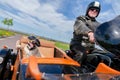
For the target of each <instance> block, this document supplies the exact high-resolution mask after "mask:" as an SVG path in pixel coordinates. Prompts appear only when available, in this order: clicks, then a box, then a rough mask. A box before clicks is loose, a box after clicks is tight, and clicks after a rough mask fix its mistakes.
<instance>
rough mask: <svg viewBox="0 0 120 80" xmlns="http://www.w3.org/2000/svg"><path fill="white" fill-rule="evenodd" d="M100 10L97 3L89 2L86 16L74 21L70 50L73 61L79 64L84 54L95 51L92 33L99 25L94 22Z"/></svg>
mask: <svg viewBox="0 0 120 80" xmlns="http://www.w3.org/2000/svg"><path fill="white" fill-rule="evenodd" d="M100 9H101V6H100V3H99V2H98V1H94V2H91V3H90V4H89V5H88V8H87V11H86V15H85V16H79V17H77V20H76V21H75V24H74V32H73V38H72V40H71V43H70V50H71V51H72V52H73V53H75V55H74V56H73V59H74V60H76V61H78V62H79V63H82V61H83V60H84V58H85V56H86V54H88V53H91V51H93V50H94V49H95V39H94V31H95V29H96V27H97V26H99V25H100V23H99V22H97V21H96V17H97V16H98V15H99V13H100Z"/></svg>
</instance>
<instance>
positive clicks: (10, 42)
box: [0, 34, 22, 52]
mask: <svg viewBox="0 0 120 80" xmlns="http://www.w3.org/2000/svg"><path fill="white" fill-rule="evenodd" d="M21 36H22V35H18V34H17V35H15V36H11V37H6V38H0V49H2V48H3V46H4V45H6V46H7V47H8V48H10V49H13V51H14V52H16V48H15V45H16V41H17V40H19V39H20V38H21Z"/></svg>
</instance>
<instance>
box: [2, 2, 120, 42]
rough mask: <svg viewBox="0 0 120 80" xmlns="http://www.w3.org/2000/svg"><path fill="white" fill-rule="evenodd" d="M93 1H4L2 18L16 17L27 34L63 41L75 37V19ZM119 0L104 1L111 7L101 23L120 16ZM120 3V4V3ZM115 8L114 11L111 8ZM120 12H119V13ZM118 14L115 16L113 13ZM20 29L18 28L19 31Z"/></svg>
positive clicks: (104, 5)
mask: <svg viewBox="0 0 120 80" xmlns="http://www.w3.org/2000/svg"><path fill="white" fill-rule="evenodd" d="M91 1H92V0H85V1H82V0H12V1H11V0H1V1H0V7H1V8H0V17H3V18H5V17H10V18H13V20H14V21H15V22H17V24H19V25H18V26H21V28H23V29H24V31H28V29H30V30H29V31H33V33H35V34H39V35H44V36H45V37H50V38H54V39H58V40H60V39H61V40H62V41H69V40H70V39H71V37H72V32H73V24H74V21H75V18H76V17H77V16H79V15H84V14H85V11H86V8H87V4H89V3H90V2H91ZM117 1H118V0H115V1H114V3H112V0H109V1H108V0H105V2H104V1H101V2H102V3H103V8H105V7H106V4H107V5H108V6H110V5H111V4H112V5H111V7H110V8H109V7H108V6H107V8H108V9H106V8H105V9H106V10H104V9H103V11H102V12H101V13H100V16H99V17H98V20H99V21H101V22H103V21H107V20H109V19H112V18H113V17H114V16H116V15H118V14H119V13H120V7H119V4H118V3H117ZM119 2H120V1H119ZM111 8H112V9H111ZM116 10H117V11H116ZM113 11H114V13H113ZM118 12H119V13H118ZM17 24H16V25H15V26H14V27H15V28H16V29H17ZM17 30H18V29H17Z"/></svg>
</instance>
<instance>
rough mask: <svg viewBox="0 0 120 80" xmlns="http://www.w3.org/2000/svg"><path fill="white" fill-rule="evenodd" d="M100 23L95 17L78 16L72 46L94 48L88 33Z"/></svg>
mask: <svg viewBox="0 0 120 80" xmlns="http://www.w3.org/2000/svg"><path fill="white" fill-rule="evenodd" d="M99 25H100V23H99V22H97V21H96V20H95V19H91V18H89V17H88V16H79V17H77V19H76V21H75V24H74V32H73V38H72V39H71V42H70V46H73V45H81V46H83V47H85V48H94V44H93V43H90V42H89V38H88V35H87V33H88V32H90V31H92V32H94V31H95V29H96V28H97V27H98V26H99Z"/></svg>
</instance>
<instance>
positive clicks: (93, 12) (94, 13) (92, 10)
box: [88, 8, 99, 18]
mask: <svg viewBox="0 0 120 80" xmlns="http://www.w3.org/2000/svg"><path fill="white" fill-rule="evenodd" d="M98 11H99V10H98V9H96V8H90V9H89V11H88V15H89V16H90V17H92V18H95V17H96V16H97V15H98Z"/></svg>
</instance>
